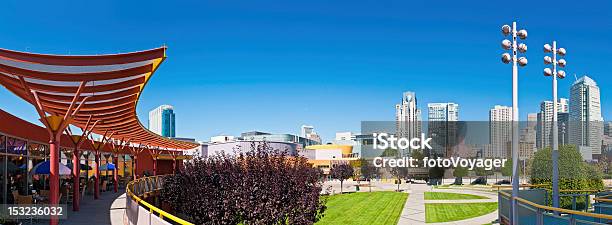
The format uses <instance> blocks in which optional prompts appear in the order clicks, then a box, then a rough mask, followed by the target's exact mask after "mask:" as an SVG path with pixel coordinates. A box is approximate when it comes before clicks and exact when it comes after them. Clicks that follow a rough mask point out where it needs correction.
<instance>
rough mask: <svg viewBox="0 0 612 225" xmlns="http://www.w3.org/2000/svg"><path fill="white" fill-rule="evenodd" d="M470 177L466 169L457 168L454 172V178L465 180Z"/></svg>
mask: <svg viewBox="0 0 612 225" xmlns="http://www.w3.org/2000/svg"><path fill="white" fill-rule="evenodd" d="M467 175H468V169H467V168H465V167H457V168H455V170H454V171H453V176H454V177H458V178H463V177H465V176H467Z"/></svg>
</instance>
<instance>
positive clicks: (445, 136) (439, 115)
mask: <svg viewBox="0 0 612 225" xmlns="http://www.w3.org/2000/svg"><path fill="white" fill-rule="evenodd" d="M427 108H428V111H429V112H428V120H429V121H428V123H427V125H428V126H427V127H428V133H429V137H432V138H433V142H435V143H433V144H432V145H431V146H432V149H431V153H433V154H436V155H442V156H444V155H446V156H449V154H452V152H449V151H450V150H451V149H452V147H454V145H455V144H456V143H457V128H458V127H457V125H458V124H457V122H458V121H459V105H458V104H455V103H451V102H449V103H429V104H427Z"/></svg>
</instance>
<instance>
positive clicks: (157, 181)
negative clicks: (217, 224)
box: [126, 175, 193, 225]
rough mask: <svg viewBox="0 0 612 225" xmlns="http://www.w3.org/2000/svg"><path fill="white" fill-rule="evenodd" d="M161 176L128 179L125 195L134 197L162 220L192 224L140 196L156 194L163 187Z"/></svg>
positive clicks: (184, 224) (185, 224) (183, 224)
mask: <svg viewBox="0 0 612 225" xmlns="http://www.w3.org/2000/svg"><path fill="white" fill-rule="evenodd" d="M163 177H164V176H163V175H162V176H152V177H144V178H140V179H136V180H133V181H130V182H129V183H128V185H127V188H126V193H127V196H128V197H131V198H132V199H134V201H136V202H138V203H139V204H140V205H143V206H146V207H147V208H148V209H149V213H151V214H154V212H155V213H156V214H157V215H159V218H160V219H162V220H163V219H164V218H166V219H168V220H171V221H173V222H175V223H178V224H181V225H193V223H191V222H188V221H186V220H183V219H181V218H178V217H176V216H174V215H172V214H170V213H167V212H166V211H164V210H161V209H159V208H157V207H155V206H154V205H152V204H150V203H148V202H146V201H144V200H142V199H141V198H140V197H141V196H144V197H147V196H150V195H153V194H157V193H158V192H159V191H160V190H161V189H162V188H163V185H164V183H163ZM135 188H136V189H135Z"/></svg>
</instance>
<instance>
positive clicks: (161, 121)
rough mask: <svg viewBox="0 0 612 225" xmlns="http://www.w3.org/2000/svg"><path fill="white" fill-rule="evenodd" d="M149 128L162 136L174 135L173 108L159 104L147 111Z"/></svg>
mask: <svg viewBox="0 0 612 225" xmlns="http://www.w3.org/2000/svg"><path fill="white" fill-rule="evenodd" d="M149 130H150V131H151V132H153V133H156V134H159V135H161V136H164V137H175V136H176V134H175V132H176V130H175V126H174V108H173V107H172V106H171V105H160V106H159V107H157V108H155V109H154V110H151V111H150V112H149Z"/></svg>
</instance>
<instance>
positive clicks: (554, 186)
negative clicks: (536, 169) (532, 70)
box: [544, 41, 567, 208]
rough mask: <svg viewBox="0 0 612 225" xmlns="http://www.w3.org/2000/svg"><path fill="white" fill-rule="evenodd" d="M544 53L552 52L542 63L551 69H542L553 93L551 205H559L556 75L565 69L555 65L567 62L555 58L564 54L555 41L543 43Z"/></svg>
mask: <svg viewBox="0 0 612 225" xmlns="http://www.w3.org/2000/svg"><path fill="white" fill-rule="evenodd" d="M544 52H545V53H549V52H551V53H552V58H550V56H544V64H546V65H548V64H552V70H551V69H550V68H545V69H544V76H552V92H553V93H552V94H553V120H552V132H553V135H552V136H553V140H552V167H553V178H552V182H553V183H552V192H553V193H552V199H553V207H557V208H558V207H559V128H558V126H557V77H559V79H563V78H564V77H565V71H563V70H559V71H557V65H559V66H560V67H565V65H566V64H567V62H566V61H565V59H559V60H557V53H559V56H565V49H564V48H559V49H557V42H556V41H553V42H552V46H550V44H545V45H544Z"/></svg>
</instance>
